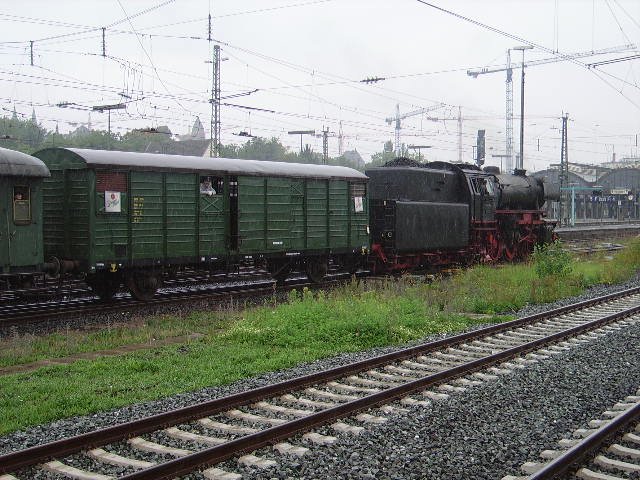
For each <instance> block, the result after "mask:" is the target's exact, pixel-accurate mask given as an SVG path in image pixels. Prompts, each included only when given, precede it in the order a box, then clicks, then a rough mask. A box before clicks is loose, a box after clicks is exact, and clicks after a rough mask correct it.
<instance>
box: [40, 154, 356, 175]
mask: <svg viewBox="0 0 640 480" xmlns="http://www.w3.org/2000/svg"><path fill="white" fill-rule="evenodd" d="M35 155H37V156H38V157H44V158H46V159H47V162H48V163H49V165H50V166H52V165H55V164H56V163H59V164H63V163H64V162H65V160H66V161H68V160H74V161H78V160H80V161H82V162H83V163H84V164H85V165H86V166H90V167H98V168H101V167H116V168H118V167H119V168H123V167H126V168H128V169H132V170H154V171H178V172H199V173H203V174H216V173H220V174H231V175H253V176H279V177H300V178H343V179H358V180H365V179H366V178H367V177H366V176H365V175H364V174H363V173H361V172H358V171H357V170H354V169H352V168H348V167H339V166H330V165H312V164H301V163H286V162H266V161H259V160H240V159H231V158H203V157H195V156H178V155H161V154H153V153H138V152H117V151H109V150H88V149H81V148H47V149H44V150H40V151H39V152H36V154H35ZM76 168H77V167H76Z"/></svg>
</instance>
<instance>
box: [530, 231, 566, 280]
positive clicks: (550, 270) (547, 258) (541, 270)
mask: <svg viewBox="0 0 640 480" xmlns="http://www.w3.org/2000/svg"><path fill="white" fill-rule="evenodd" d="M532 261H533V265H534V269H535V272H536V274H537V275H538V277H540V278H546V277H551V276H556V277H566V276H568V275H569V274H570V273H571V254H570V253H569V252H567V251H566V250H564V249H563V248H562V243H561V242H560V241H558V240H556V241H555V242H553V243H548V244H544V245H536V246H535V248H534V251H533V256H532Z"/></svg>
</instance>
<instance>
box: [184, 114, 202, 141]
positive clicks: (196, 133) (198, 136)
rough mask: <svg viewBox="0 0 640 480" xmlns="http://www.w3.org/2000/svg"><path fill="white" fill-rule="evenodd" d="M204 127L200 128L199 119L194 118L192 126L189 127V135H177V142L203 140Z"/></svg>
mask: <svg viewBox="0 0 640 480" xmlns="http://www.w3.org/2000/svg"><path fill="white" fill-rule="evenodd" d="M204 139H205V135H204V127H203V126H202V122H201V121H200V117H196V119H195V121H194V122H193V126H192V127H191V133H187V134H186V135H178V140H179V141H183V140H204Z"/></svg>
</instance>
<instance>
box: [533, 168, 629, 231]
mask: <svg viewBox="0 0 640 480" xmlns="http://www.w3.org/2000/svg"><path fill="white" fill-rule="evenodd" d="M532 175H533V176H535V177H539V178H544V180H545V182H550V183H553V184H556V185H559V184H560V165H559V164H555V165H551V166H550V167H549V168H548V169H547V170H542V171H539V172H535V173H533V174H532ZM639 195H640V157H627V158H622V159H621V160H619V161H616V162H609V163H603V164H601V165H585V164H579V163H569V180H568V186H567V190H565V195H564V198H566V202H567V204H566V207H563V214H562V217H563V222H562V223H563V224H564V223H570V219H571V218H572V212H573V215H574V217H573V218H574V219H575V222H576V223H580V222H593V221H596V222H597V221H601V222H606V221H612V222H613V221H616V222H623V221H630V222H631V221H637V220H638V219H640V201H639V199H638V196H639ZM545 207H546V209H547V216H548V218H554V219H559V218H560V203H559V202H548V203H547V204H546V205H545Z"/></svg>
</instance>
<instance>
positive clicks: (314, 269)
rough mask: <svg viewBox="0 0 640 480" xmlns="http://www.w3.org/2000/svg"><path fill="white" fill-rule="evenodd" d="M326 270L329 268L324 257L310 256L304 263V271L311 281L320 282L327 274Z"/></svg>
mask: <svg viewBox="0 0 640 480" xmlns="http://www.w3.org/2000/svg"><path fill="white" fill-rule="evenodd" d="M327 270H329V265H328V262H327V259H326V258H312V259H309V260H307V262H306V265H305V273H306V274H307V277H308V278H309V280H311V281H312V282H313V283H322V280H324V277H325V276H326V275H327Z"/></svg>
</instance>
